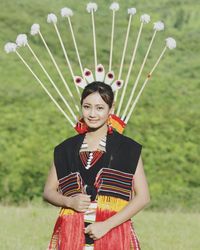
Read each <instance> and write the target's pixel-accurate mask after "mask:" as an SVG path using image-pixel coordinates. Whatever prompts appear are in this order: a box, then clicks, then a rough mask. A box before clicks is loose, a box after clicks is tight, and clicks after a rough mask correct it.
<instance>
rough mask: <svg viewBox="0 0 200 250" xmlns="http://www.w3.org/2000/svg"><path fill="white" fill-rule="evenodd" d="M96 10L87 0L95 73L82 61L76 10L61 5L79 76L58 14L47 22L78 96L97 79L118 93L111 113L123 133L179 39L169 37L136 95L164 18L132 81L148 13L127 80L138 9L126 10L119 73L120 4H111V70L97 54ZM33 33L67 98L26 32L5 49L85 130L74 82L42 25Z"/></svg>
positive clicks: (79, 128) (143, 18)
mask: <svg viewBox="0 0 200 250" xmlns="http://www.w3.org/2000/svg"><path fill="white" fill-rule="evenodd" d="M97 9H98V6H97V4H96V3H88V4H87V7H86V10H87V12H88V13H89V15H91V26H92V40H93V53H94V72H93V73H92V71H91V70H90V69H88V68H87V67H83V64H82V61H81V57H80V53H79V48H78V44H77V41H76V36H75V33H74V29H73V25H72V22H71V18H72V16H73V11H72V10H71V9H69V8H62V9H61V17H62V18H63V19H65V20H67V22H68V25H69V29H70V33H71V37H72V41H73V45H74V50H75V54H76V57H77V60H78V64H79V67H80V72H81V75H80V76H78V75H77V74H76V73H75V72H74V70H73V68H72V64H71V62H70V58H69V55H68V51H67V49H66V45H65V44H64V41H63V39H62V36H61V33H60V31H59V29H58V26H57V22H58V18H57V16H56V15H55V14H53V13H51V14H49V15H48V16H47V22H48V23H50V24H51V25H52V26H53V28H54V30H55V33H56V36H57V37H58V40H59V43H60V46H61V50H62V51H63V54H64V58H65V60H66V63H67V66H68V68H69V71H70V74H71V78H72V81H73V83H74V84H73V85H74V88H75V91H76V92H77V96H78V97H79V99H80V96H81V93H80V88H82V89H83V88H85V86H86V85H88V84H90V83H92V82H94V81H100V82H104V83H106V84H109V85H111V87H112V89H113V91H114V92H115V112H114V114H112V117H111V124H112V126H113V127H114V128H115V129H116V130H118V132H120V133H122V132H123V130H124V128H125V126H126V125H127V123H128V121H129V120H130V117H131V115H132V113H133V111H134V109H135V106H136V104H137V102H138V100H139V98H140V96H141V94H142V92H143V90H144V88H145V86H146V85H147V83H148V82H149V80H150V78H151V77H152V74H153V72H154V70H155V69H156V68H157V66H158V64H159V63H160V61H161V59H162V57H163V56H164V54H165V52H166V51H167V50H168V49H169V50H171V49H174V48H175V47H176V41H175V40H174V39H173V38H171V37H168V38H166V40H165V43H164V45H163V49H162V50H161V52H160V55H159V56H158V58H157V60H155V62H154V64H153V65H152V68H151V70H150V71H149V73H148V74H147V75H146V78H145V80H144V81H143V83H142V84H141V86H140V88H139V91H138V93H137V95H135V90H136V88H138V83H139V82H140V79H141V75H142V72H143V69H144V67H145V64H146V62H147V60H148V56H149V53H150V51H151V48H152V46H153V43H154V40H155V37H156V35H157V33H158V32H159V31H162V30H164V24H163V22H161V21H158V22H155V23H154V25H153V34H152V37H151V39H150V43H149V45H148V47H147V49H146V53H145V56H144V59H143V61H142V63H141V65H140V66H139V71H138V73H137V75H136V78H135V80H134V82H131V81H130V76H131V73H132V71H133V68H136V67H135V58H136V55H137V51H138V47H139V44H140V40H141V37H142V31H143V27H144V26H145V25H147V24H148V23H149V22H150V16H149V15H148V14H143V15H141V16H140V18H139V21H140V26H139V30H138V31H137V32H136V42H135V44H134V47H133V50H132V52H131V60H130V64H129V67H128V72H127V74H126V77H125V78H124V79H122V72H123V69H124V61H125V56H126V52H127V46H128V43H129V42H130V41H129V40H130V39H129V38H130V28H131V24H132V21H133V19H134V18H135V19H136V17H135V15H136V9H135V8H129V9H128V11H127V12H128V16H129V19H128V24H127V31H126V36H125V39H124V46H123V50H122V53H121V60H120V67H119V70H118V72H115V73H114V71H113V45H114V41H115V39H114V37H115V29H116V28H117V27H115V26H116V25H115V20H116V16H117V11H118V10H119V4H118V3H112V4H111V5H110V10H111V12H112V26H111V34H110V51H109V52H110V53H109V60H108V61H109V63H108V70H107V71H106V70H105V67H104V66H103V65H102V64H101V59H99V57H98V53H97V41H96V40H97V37H96V25H95V15H96V12H97ZM30 34H31V35H32V36H35V35H37V36H39V37H40V39H41V41H42V43H43V45H44V47H45V49H46V50H47V52H48V54H49V57H50V59H51V61H52V63H53V65H54V67H55V70H56V71H57V73H58V75H59V77H60V79H61V81H62V82H63V84H64V86H65V88H66V91H67V93H68V98H67V99H66V98H65V97H64V96H63V94H62V93H61V91H60V90H59V88H58V87H57V85H56V83H55V81H54V80H53V79H52V77H51V74H50V73H49V72H47V70H46V68H45V65H43V63H42V62H41V60H40V56H38V55H37V54H36V52H35V51H34V50H33V48H32V46H31V44H30V43H29V42H28V39H27V36H26V35H25V34H20V35H18V36H17V39H16V42H15V43H10V42H9V43H7V44H6V45H5V51H6V52H7V53H10V52H14V53H16V55H17V56H18V57H19V59H20V60H21V61H22V62H23V64H24V65H25V66H26V67H27V69H28V70H29V71H30V72H31V73H32V75H33V76H34V77H35V79H36V80H37V82H38V83H39V84H40V85H41V87H42V88H43V90H44V91H45V92H46V93H47V95H48V96H49V97H50V98H51V100H52V101H53V102H54V104H55V105H56V106H57V108H58V109H59V110H60V112H61V113H62V114H63V115H64V116H65V118H66V119H67V121H68V122H69V123H70V125H71V126H73V127H74V128H75V129H76V130H77V131H78V132H79V133H81V132H82V129H83V127H82V125H83V124H82V122H81V120H80V108H79V105H78V103H77V102H76V101H75V98H74V96H73V92H72V90H71V86H72V84H70V86H69V85H68V83H67V81H66V79H65V77H64V76H63V73H62V72H61V69H60V67H59V65H58V63H57V62H56V59H55V57H54V55H53V53H52V51H51V49H50V47H49V46H48V44H47V42H46V39H45V38H44V36H43V34H42V31H41V29H40V25H39V24H33V25H32V27H31V31H30ZM24 46H26V47H27V48H28V49H29V51H30V53H31V55H32V56H33V57H34V59H35V61H36V62H37V63H38V64H39V66H40V67H41V69H42V71H43V73H44V74H45V75H46V77H47V78H48V80H49V82H50V83H51V84H52V86H53V88H54V89H55V91H56V92H57V94H58V95H59V97H60V99H61V100H62V101H63V103H64V104H65V106H66V109H67V111H65V110H64V109H63V108H62V107H61V106H60V104H59V103H58V102H57V100H56V98H55V97H54V96H53V95H52V94H51V93H50V91H49V90H48V87H47V84H46V83H45V84H44V83H43V82H42V80H41V79H40V77H39V76H38V75H37V74H36V73H35V72H34V70H33V69H32V67H31V65H30V64H28V62H27V60H26V59H25V58H24V56H22V54H21V52H20V49H19V48H20V47H24ZM128 85H129V88H128ZM119 90H120V91H121V95H120V94H119ZM127 92H128V93H127ZM69 103H71V104H73V105H70V104H69Z"/></svg>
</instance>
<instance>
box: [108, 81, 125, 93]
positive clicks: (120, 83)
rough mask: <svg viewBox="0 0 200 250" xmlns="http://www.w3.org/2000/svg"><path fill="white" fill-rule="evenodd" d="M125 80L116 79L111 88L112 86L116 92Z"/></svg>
mask: <svg viewBox="0 0 200 250" xmlns="http://www.w3.org/2000/svg"><path fill="white" fill-rule="evenodd" d="M123 82H124V81H122V80H116V81H114V83H112V85H111V88H112V90H113V92H115V91H116V90H119V89H121V87H122V85H123Z"/></svg>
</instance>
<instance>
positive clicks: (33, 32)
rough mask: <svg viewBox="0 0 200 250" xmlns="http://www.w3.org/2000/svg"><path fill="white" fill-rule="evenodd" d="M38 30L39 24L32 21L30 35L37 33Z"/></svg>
mask: <svg viewBox="0 0 200 250" xmlns="http://www.w3.org/2000/svg"><path fill="white" fill-rule="evenodd" d="M39 31H40V25H39V24H37V23H34V24H33V25H32V26H31V32H30V33H31V35H32V36H34V35H37V34H38V33H39Z"/></svg>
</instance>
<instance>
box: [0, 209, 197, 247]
mask: <svg viewBox="0 0 200 250" xmlns="http://www.w3.org/2000/svg"><path fill="white" fill-rule="evenodd" d="M58 211H59V209H58V208H54V207H51V206H47V207H44V206H33V205H30V206H26V207H14V206H13V207H9V206H0V221H1V227H0V242H1V250H22V249H23V250H44V249H46V248H47V245H48V242H49V239H50V237H51V233H52V230H53V226H54V223H55V220H56V217H57V214H58ZM134 226H135V231H136V233H137V236H138V238H139V241H140V244H141V248H142V250H185V249H190V250H198V249H199V245H200V238H199V233H198V232H199V231H200V215H199V214H198V213H196V214H195V213H181V212H178V211H174V212H171V211H167V212H165V213H162V212H150V211H143V212H141V213H139V214H137V215H136V216H135V218H134Z"/></svg>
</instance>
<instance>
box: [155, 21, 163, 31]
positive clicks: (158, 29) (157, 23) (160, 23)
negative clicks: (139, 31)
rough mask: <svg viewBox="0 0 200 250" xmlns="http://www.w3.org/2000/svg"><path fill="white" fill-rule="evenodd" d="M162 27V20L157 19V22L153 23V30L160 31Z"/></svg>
mask: <svg viewBox="0 0 200 250" xmlns="http://www.w3.org/2000/svg"><path fill="white" fill-rule="evenodd" d="M164 28H165V25H164V23H163V22H161V21H158V22H156V23H154V26H153V29H154V30H157V31H161V30H164Z"/></svg>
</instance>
